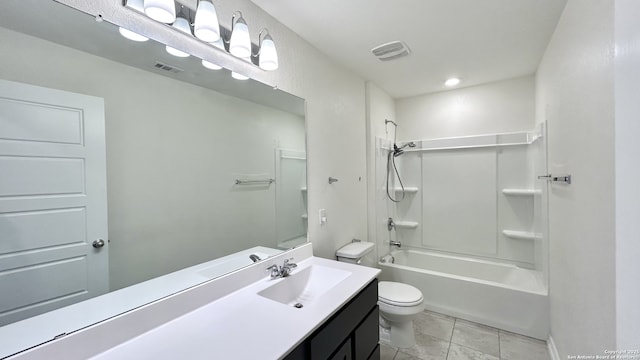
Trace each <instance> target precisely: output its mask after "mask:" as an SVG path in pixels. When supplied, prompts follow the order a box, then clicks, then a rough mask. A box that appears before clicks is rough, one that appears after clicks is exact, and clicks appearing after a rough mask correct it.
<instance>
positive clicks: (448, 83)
mask: <svg viewBox="0 0 640 360" xmlns="http://www.w3.org/2000/svg"><path fill="white" fill-rule="evenodd" d="M458 84H460V79H458V78H455V77H454V78H449V79H447V81H445V82H444V85H445V86H448V87H453V86H456V85H458Z"/></svg>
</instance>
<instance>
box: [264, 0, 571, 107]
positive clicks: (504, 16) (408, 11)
mask: <svg viewBox="0 0 640 360" xmlns="http://www.w3.org/2000/svg"><path fill="white" fill-rule="evenodd" d="M251 1H253V2H254V3H255V4H256V5H258V6H260V7H261V8H262V9H263V10H265V11H266V12H267V13H269V14H271V15H272V16H273V17H274V18H276V19H277V20H278V21H280V22H282V23H283V24H285V25H286V26H287V27H289V28H290V29H291V30H293V31H294V32H296V33H297V34H299V35H300V36H301V37H303V38H304V39H305V40H307V41H308V42H309V43H311V44H312V45H314V46H315V47H316V48H318V49H319V50H320V51H322V52H323V53H325V54H327V55H328V56H329V57H331V58H333V59H334V60H335V61H337V62H338V63H341V64H342V65H344V66H345V67H347V68H349V69H351V70H352V71H354V72H355V73H357V74H359V75H360V76H362V77H364V78H365V79H367V80H371V81H373V82H374V83H375V84H377V85H378V86H380V87H381V88H383V89H384V90H386V91H387V92H388V93H389V95H391V96H392V97H394V98H402V97H408V96H414V95H419V94H424V93H430V92H437V91H442V90H446V88H445V87H444V85H443V83H444V81H445V80H446V79H447V78H449V77H452V76H456V77H460V78H462V83H461V84H460V85H459V86H472V85H477V84H482V83H487V82H492V81H498V80H502V79H509V78H513V77H518V76H523V75H529V74H533V73H535V71H536V69H537V67H538V64H539V62H540V59H541V58H542V55H543V53H544V50H545V48H546V46H547V43H548V42H549V39H550V37H551V34H552V33H553V31H554V29H555V26H556V24H557V22H558V19H559V17H560V14H561V12H562V10H563V9H564V6H565V4H566V0H396V1H382V0H323V1H313V2H312V1H304V0H277V1H276V0H251ZM274 37H276V35H275V34H274ZM275 40H276V44H277V39H275ZM394 40H402V41H404V42H406V43H407V45H408V46H409V48H411V50H412V54H411V55H410V56H409V57H405V58H401V59H398V60H395V61H389V62H382V61H380V60H378V59H377V58H375V57H374V56H373V55H372V54H371V49H372V48H374V47H376V46H377V45H380V44H383V43H386V42H390V41H394Z"/></svg>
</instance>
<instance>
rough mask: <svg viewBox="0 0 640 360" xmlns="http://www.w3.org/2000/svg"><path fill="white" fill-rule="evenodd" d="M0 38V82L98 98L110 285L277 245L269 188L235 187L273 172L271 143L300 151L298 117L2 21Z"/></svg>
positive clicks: (301, 123) (272, 196)
mask: <svg viewBox="0 0 640 360" xmlns="http://www.w3.org/2000/svg"><path fill="white" fill-rule="evenodd" d="M0 41H1V44H2V48H3V49H5V51H6V56H3V57H2V59H0V63H1V65H0V78H6V79H11V80H17V81H22V82H27V83H32V84H37V85H41V86H46V87H51V88H56V89H63V90H67V91H73V92H79V93H84V94H90V95H94V96H99V97H103V98H104V99H105V116H106V140H107V180H108V184H107V186H108V209H109V238H110V240H111V242H110V244H109V252H110V254H109V255H110V256H109V259H110V268H111V271H110V283H111V286H110V287H111V289H112V290H114V289H118V288H121V287H123V286H127V285H131V284H134V283H137V282H139V281H143V280H147V279H149V278H152V277H155V276H158V275H162V274H166V273H168V272H171V271H175V270H178V269H181V268H183V267H186V266H190V265H194V264H197V263H200V262H204V261H207V260H210V259H212V258H217V257H220V256H224V255H227V254H229V253H231V252H236V251H240V250H242V249H246V248H249V247H253V246H256V245H267V246H271V247H275V245H276V239H275V232H276V229H275V217H274V211H273V209H274V208H275V187H274V186H270V187H264V188H259V189H258V190H254V191H246V190H247V189H245V188H238V187H233V186H232V184H233V181H234V179H235V178H236V177H240V176H242V175H248V174H264V176H265V177H266V176H268V177H274V176H275V174H274V170H275V169H274V168H275V154H274V147H275V146H279V147H284V148H290V149H300V150H304V148H305V143H304V129H305V127H304V121H303V119H302V118H301V117H299V116H297V115H293V114H289V113H286V112H282V111H279V110H275V109H272V108H269V107H265V106H262V105H258V104H255V103H251V102H248V101H245V100H241V99H238V98H233V97H229V96H226V95H223V94H220V93H217V92H214V91H211V90H207V89H203V88H200V87H197V86H193V85H189V84H187V83H183V82H180V81H176V80H172V79H168V78H166V77H162V76H158V75H155V74H153V73H150V72H147V71H142V70H139V69H135V68H131V67H128V66H124V65H121V64H118V63H115V62H112V61H109V60H104V59H101V58H98V57H95V56H92V55H88V54H86V53H82V52H79V51H76V50H72V49H69V48H66V47H63V46H59V45H56V44H53V43H50V42H46V41H42V40H40V39H36V38H33V37H30V36H25V35H22V34H19V33H15V32H11V31H8V30H4V29H2V28H0ZM44 58H49V59H55V61H56V63H54V64H51V63H50V64H49V65H50V66H54V67H55V68H56V71H55V72H51V71H49V68H48V67H43V66H40V63H39V62H40V59H44ZM276 144H278V145H276ZM247 225H250V226H247Z"/></svg>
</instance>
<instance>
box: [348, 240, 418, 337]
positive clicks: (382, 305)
mask: <svg viewBox="0 0 640 360" xmlns="http://www.w3.org/2000/svg"><path fill="white" fill-rule="evenodd" d="M372 250H373V243H370V242H365V241H360V242H352V243H350V244H347V245H345V246H343V247H342V248H340V249H338V251H337V252H336V257H337V258H338V261H343V262H349V263H352V264H360V265H365V266H371V267H373V266H375V260H374V259H371V258H368V257H367V256H368V255H370V253H371V251H372ZM423 301H424V298H423V297H422V293H421V292H420V290H418V289H417V288H415V287H413V286H411V285H409V284H403V283H399V282H393V281H380V282H379V283H378V307H379V310H380V342H382V343H386V344H389V345H391V346H394V347H398V348H408V347H411V346H413V345H414V344H415V342H416V339H415V334H414V331H413V319H414V318H415V316H416V315H418V314H420V312H422V310H424V305H423Z"/></svg>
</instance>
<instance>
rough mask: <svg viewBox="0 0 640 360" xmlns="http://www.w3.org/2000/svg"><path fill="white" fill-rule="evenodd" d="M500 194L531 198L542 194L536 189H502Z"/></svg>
mask: <svg viewBox="0 0 640 360" xmlns="http://www.w3.org/2000/svg"><path fill="white" fill-rule="evenodd" d="M502 193H503V194H505V195H511V196H533V195H540V194H541V193H542V192H541V191H540V190H536V189H502Z"/></svg>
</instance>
